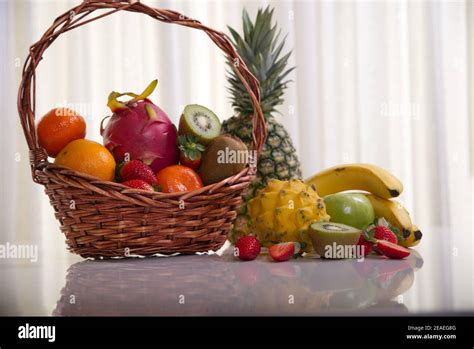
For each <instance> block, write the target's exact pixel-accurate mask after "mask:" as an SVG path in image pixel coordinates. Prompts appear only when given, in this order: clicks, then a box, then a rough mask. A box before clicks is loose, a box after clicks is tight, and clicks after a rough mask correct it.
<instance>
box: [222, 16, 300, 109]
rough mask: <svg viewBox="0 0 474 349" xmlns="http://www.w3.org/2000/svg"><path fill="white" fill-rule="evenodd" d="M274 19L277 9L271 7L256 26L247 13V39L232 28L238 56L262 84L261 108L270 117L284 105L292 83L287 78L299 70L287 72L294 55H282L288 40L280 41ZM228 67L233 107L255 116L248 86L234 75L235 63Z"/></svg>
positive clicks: (229, 62) (243, 19) (258, 18)
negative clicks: (273, 22) (274, 10)
mask: <svg viewBox="0 0 474 349" xmlns="http://www.w3.org/2000/svg"><path fill="white" fill-rule="evenodd" d="M272 18H273V9H270V7H267V8H266V9H265V10H262V9H259V10H258V13H257V16H256V18H255V22H252V21H251V19H250V17H249V14H248V12H247V11H246V10H245V9H244V10H243V14H242V22H243V37H242V36H241V35H240V34H239V33H238V32H237V31H236V30H235V29H233V28H231V27H229V26H228V29H229V31H230V34H231V36H232V38H231V40H232V43H233V44H234V46H235V47H236V49H237V52H238V53H239V55H240V56H241V57H242V59H243V60H244V62H245V64H246V65H247V67H248V68H249V70H250V72H251V73H252V74H253V75H255V77H256V78H257V79H258V80H259V82H260V92H261V101H260V106H261V108H262V111H263V114H264V115H265V116H266V117H267V116H269V115H270V114H272V113H273V112H275V111H276V110H275V107H276V106H277V105H280V104H282V103H283V93H284V90H285V89H286V88H287V84H288V83H289V82H290V81H291V80H288V79H286V78H287V76H288V74H290V73H291V72H292V71H293V70H294V69H295V67H290V68H287V64H288V59H289V58H290V56H291V53H292V51H289V52H287V53H285V54H283V55H282V51H283V47H284V46H285V41H286V36H285V37H283V38H280V36H281V30H278V28H277V25H276V24H274V25H272ZM227 64H228V66H229V68H230V70H228V71H227V73H228V76H227V80H228V82H229V83H230V87H228V91H229V92H230V93H231V101H232V106H233V107H234V109H235V110H236V111H237V112H238V113H240V114H244V115H251V114H253V106H252V102H251V100H250V97H249V96H248V93H247V91H246V89H245V87H244V84H243V83H242V82H241V81H240V79H239V77H238V76H237V75H236V73H235V72H234V66H233V64H234V62H232V61H228V62H227Z"/></svg>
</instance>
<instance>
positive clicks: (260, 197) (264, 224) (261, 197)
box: [248, 179, 329, 252]
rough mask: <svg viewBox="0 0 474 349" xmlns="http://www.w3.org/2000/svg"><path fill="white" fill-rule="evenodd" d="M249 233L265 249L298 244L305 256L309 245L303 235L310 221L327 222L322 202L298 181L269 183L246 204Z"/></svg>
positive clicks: (311, 189)
mask: <svg viewBox="0 0 474 349" xmlns="http://www.w3.org/2000/svg"><path fill="white" fill-rule="evenodd" d="M248 214H249V217H250V222H251V231H252V232H255V233H256V235H257V237H258V239H259V240H260V242H261V243H262V244H263V245H264V246H268V245H271V244H273V243H279V242H288V241H294V242H301V243H304V244H303V246H302V248H303V250H304V251H305V252H308V251H310V250H311V241H310V240H309V238H308V237H307V236H306V234H304V231H305V230H306V229H307V227H308V225H309V224H310V223H311V222H313V221H328V220H329V216H328V215H327V213H326V208H325V206H324V201H323V199H321V198H320V197H319V196H318V194H317V193H316V190H315V189H314V188H313V187H311V186H308V185H306V184H305V183H303V182H302V181H301V180H297V179H291V180H289V181H279V180H277V179H271V180H270V181H269V182H268V184H267V186H266V187H265V188H263V189H262V190H260V191H259V192H258V194H257V195H256V196H255V198H253V199H251V200H250V201H249V202H248Z"/></svg>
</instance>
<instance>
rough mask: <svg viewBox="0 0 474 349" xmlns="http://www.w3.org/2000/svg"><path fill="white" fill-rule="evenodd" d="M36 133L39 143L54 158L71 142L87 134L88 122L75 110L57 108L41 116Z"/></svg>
mask: <svg viewBox="0 0 474 349" xmlns="http://www.w3.org/2000/svg"><path fill="white" fill-rule="evenodd" d="M36 133H37V135H38V143H39V145H40V146H41V147H43V148H44V149H45V150H46V153H47V154H48V156H51V157H53V158H54V157H56V156H57V155H58V154H59V152H60V151H61V150H62V149H63V148H64V147H65V146H66V145H68V144H69V143H70V142H72V141H75V140H76V139H82V138H84V137H85V136H86V122H85V120H84V118H83V117H82V116H80V115H79V114H78V113H77V112H75V111H74V110H71V109H68V108H55V109H51V110H50V111H49V112H48V113H47V114H45V115H44V116H43V117H42V118H41V120H40V121H39V123H38V126H37V128H36Z"/></svg>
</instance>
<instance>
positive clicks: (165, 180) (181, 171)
mask: <svg viewBox="0 0 474 349" xmlns="http://www.w3.org/2000/svg"><path fill="white" fill-rule="evenodd" d="M156 179H157V181H158V186H159V187H160V191H162V192H163V193H174V192H183V191H191V190H196V189H199V188H202V181H201V178H200V177H199V175H198V174H197V173H196V172H195V171H194V170H193V169H191V168H189V167H186V166H183V165H172V166H168V167H165V168H164V169H162V170H161V171H159V172H158V173H157V174H156Z"/></svg>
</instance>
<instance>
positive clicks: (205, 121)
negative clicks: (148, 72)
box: [37, 80, 248, 193]
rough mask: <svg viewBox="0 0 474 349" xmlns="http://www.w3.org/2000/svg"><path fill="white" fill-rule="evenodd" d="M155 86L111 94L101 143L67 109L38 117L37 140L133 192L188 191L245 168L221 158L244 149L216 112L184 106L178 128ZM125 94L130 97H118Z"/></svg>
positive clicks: (62, 161) (78, 167) (64, 162)
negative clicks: (158, 98) (153, 98)
mask: <svg viewBox="0 0 474 349" xmlns="http://www.w3.org/2000/svg"><path fill="white" fill-rule="evenodd" d="M156 85H157V80H154V81H153V82H151V83H150V85H149V86H148V87H147V88H146V89H145V90H144V91H143V92H142V93H141V94H139V95H138V94H135V93H118V92H112V93H110V95H109V98H108V103H107V105H108V107H109V108H110V110H111V111H112V113H113V114H112V115H111V116H108V117H106V118H104V120H102V122H101V135H102V137H103V145H102V144H99V143H97V142H94V141H91V140H87V139H85V136H86V123H85V121H84V118H83V117H82V116H80V115H79V114H78V113H77V112H75V111H73V110H71V109H67V108H55V109H53V110H51V111H50V112H49V113H47V114H46V115H45V116H43V117H42V118H41V120H40V121H39V123H38V125H37V135H38V142H39V144H40V145H41V146H42V147H43V148H44V149H45V151H46V152H47V154H48V156H50V157H52V158H55V161H54V163H55V164H57V165H61V166H64V167H67V168H70V169H72V170H75V171H77V172H81V173H83V174H86V175H89V176H91V177H94V178H96V179H99V180H103V181H117V182H120V183H122V184H123V185H125V186H127V187H130V188H133V189H135V190H145V191H161V192H164V193H173V192H186V191H192V190H196V189H199V188H202V187H203V186H204V185H209V184H212V183H216V182H219V181H221V180H223V179H225V178H227V177H230V176H232V175H235V174H237V173H239V172H240V171H241V170H242V169H243V168H244V167H245V166H246V164H247V162H245V161H244V160H246V158H245V157H240V158H238V159H236V160H235V161H225V160H226V159H224V161H223V160H222V154H229V153H230V154H232V153H233V152H235V153H239V154H240V153H241V152H247V151H248V150H247V146H246V145H245V144H244V143H243V142H242V141H241V140H240V139H238V138H236V137H233V136H230V135H225V134H222V135H221V134H220V133H221V124H220V121H219V118H218V117H217V116H216V114H214V113H213V112H212V111H211V110H209V109H208V108H206V107H203V106H201V105H197V104H190V105H187V106H186V107H185V108H184V110H183V112H182V114H181V117H180V120H179V127H178V128H177V127H176V126H175V125H173V123H172V122H171V121H170V119H169V118H168V116H167V115H166V113H165V112H164V111H163V110H162V109H160V108H159V107H158V106H156V105H155V104H154V103H153V102H152V101H151V100H150V99H148V97H149V96H150V95H151V93H152V92H153V91H154V89H155V87H156ZM123 96H128V97H130V99H129V100H128V101H126V102H123V101H121V100H119V98H121V97H123ZM108 118H110V119H109V120H108V123H107V126H106V127H103V123H104V121H105V119H108Z"/></svg>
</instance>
